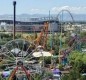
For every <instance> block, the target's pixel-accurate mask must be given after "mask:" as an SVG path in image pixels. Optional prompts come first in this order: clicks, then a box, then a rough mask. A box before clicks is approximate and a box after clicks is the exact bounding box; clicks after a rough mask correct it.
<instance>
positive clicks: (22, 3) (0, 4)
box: [0, 0, 86, 15]
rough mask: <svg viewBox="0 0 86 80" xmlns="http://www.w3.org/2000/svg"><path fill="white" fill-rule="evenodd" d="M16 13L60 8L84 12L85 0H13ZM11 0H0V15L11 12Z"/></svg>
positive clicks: (53, 10)
mask: <svg viewBox="0 0 86 80" xmlns="http://www.w3.org/2000/svg"><path fill="white" fill-rule="evenodd" d="M15 1H17V14H25V13H26V14H38V13H39V14H48V13H49V10H50V11H51V13H52V14H54V13H55V14H57V13H58V12H59V11H61V10H62V9H65V10H69V11H71V13H79V14H81V13H84V14H86V0H15ZM12 2H13V0H0V15H1V14H12V13H13V3H12Z"/></svg>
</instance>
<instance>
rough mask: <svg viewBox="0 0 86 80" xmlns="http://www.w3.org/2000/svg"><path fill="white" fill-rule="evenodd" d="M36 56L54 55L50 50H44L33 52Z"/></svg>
mask: <svg viewBox="0 0 86 80" xmlns="http://www.w3.org/2000/svg"><path fill="white" fill-rule="evenodd" d="M32 55H33V56H34V57H41V56H47V57H48V56H52V54H51V53H50V52H46V51H42V52H34V53H33V54H32Z"/></svg>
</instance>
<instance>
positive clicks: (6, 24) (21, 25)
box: [0, 19, 60, 32]
mask: <svg viewBox="0 0 86 80" xmlns="http://www.w3.org/2000/svg"><path fill="white" fill-rule="evenodd" d="M46 22H49V27H48V30H49V31H54V32H58V31H60V26H59V21H58V20H47V19H45V20H38V19H34V20H33V19H32V20H31V21H28V22H24V21H16V31H17V32H21V31H22V32H34V31H36V32H40V31H41V29H43V27H44V26H45V25H44V24H45V23H46ZM0 31H7V32H12V31H13V20H0Z"/></svg>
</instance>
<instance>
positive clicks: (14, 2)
mask: <svg viewBox="0 0 86 80" xmlns="http://www.w3.org/2000/svg"><path fill="white" fill-rule="evenodd" d="M13 7H14V9H13V15H14V16H13V40H14V39H15V26H16V1H13Z"/></svg>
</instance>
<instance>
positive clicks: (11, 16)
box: [0, 13, 86, 21]
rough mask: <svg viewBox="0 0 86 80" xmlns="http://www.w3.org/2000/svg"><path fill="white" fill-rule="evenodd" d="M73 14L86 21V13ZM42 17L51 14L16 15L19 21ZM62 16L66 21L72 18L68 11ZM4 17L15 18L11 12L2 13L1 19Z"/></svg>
mask: <svg viewBox="0 0 86 80" xmlns="http://www.w3.org/2000/svg"><path fill="white" fill-rule="evenodd" d="M51 16H52V17H56V16H57V14H52V15H51ZM72 16H73V18H74V20H75V21H86V14H72ZM41 17H49V15H48V14H20V15H17V16H16V19H17V20H18V21H29V20H30V18H41ZM62 18H63V20H64V21H69V20H71V17H70V15H69V14H67V13H65V14H63V17H62V15H61V16H59V19H60V20H62ZM4 19H6V20H13V15H9V14H4V15H0V20H4Z"/></svg>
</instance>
